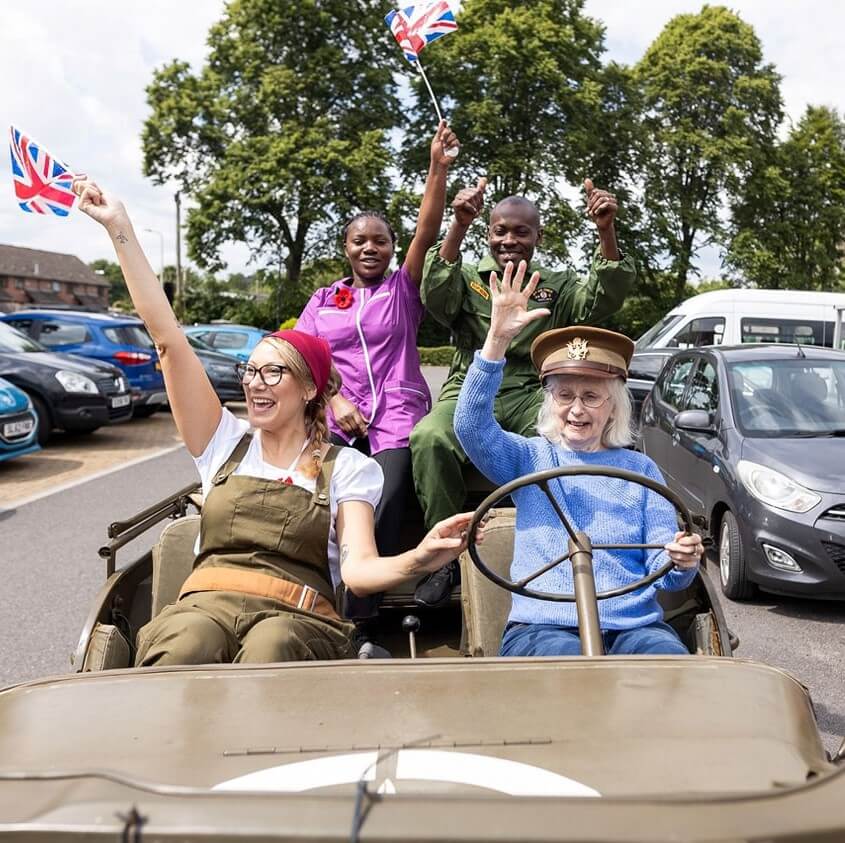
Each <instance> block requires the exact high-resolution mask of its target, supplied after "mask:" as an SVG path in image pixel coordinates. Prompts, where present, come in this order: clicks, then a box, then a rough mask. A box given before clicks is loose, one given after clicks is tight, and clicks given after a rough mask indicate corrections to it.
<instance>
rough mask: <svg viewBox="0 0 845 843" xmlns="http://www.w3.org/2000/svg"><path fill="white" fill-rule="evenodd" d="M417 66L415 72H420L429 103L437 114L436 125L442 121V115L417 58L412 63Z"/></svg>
mask: <svg viewBox="0 0 845 843" xmlns="http://www.w3.org/2000/svg"><path fill="white" fill-rule="evenodd" d="M414 64H416V66H417V70H418V71H419V72H420V76H422V79H423V82H425V86H426V88H428V95H429V96H430V97H431V102H432V104H433V105H434V110H435V111H436V112H437V122H438V124H439V123H440V121H441V120H442V119H443V115H442V114H441V113H440V106H439V105H438V104H437V100H436V99H435V97H434V91H432V90H431V85H430V84H429V82H428V76H426V75H425V71H424V70H423V66H422V62H421V61H420V57H419V56H417V60H416V61H415V62H414Z"/></svg>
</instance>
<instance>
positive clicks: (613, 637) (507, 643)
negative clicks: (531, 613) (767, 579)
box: [499, 621, 689, 656]
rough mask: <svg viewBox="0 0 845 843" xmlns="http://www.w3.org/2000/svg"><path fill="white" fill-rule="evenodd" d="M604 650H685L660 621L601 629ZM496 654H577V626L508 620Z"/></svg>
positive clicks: (670, 652)
mask: <svg viewBox="0 0 845 843" xmlns="http://www.w3.org/2000/svg"><path fill="white" fill-rule="evenodd" d="M601 636H602V640H603V642H604V651H605V653H607V655H609V656H634V655H645V654H651V655H656V654H659V655H680V656H688V655H689V650H687V648H686V647H685V646H684V645H683V643H681V639H680V638H678V634H677V633H676V632H675V630H674V629H672V627H671V626H669V624H667V623H664V622H663V621H658V622H657V623H653V624H649V625H648V626H639V627H636V628H635V629H606V630H602V634H601ZM499 655H500V656H580V655H581V639H580V638H579V637H578V629H577V627H569V626H555V625H553V624H543V623H509V624H508V625H507V626H506V627H505V634H504V636H503V637H502V646H501V648H500V649H499Z"/></svg>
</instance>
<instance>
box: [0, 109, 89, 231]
mask: <svg viewBox="0 0 845 843" xmlns="http://www.w3.org/2000/svg"><path fill="white" fill-rule="evenodd" d="M9 143H10V145H11V151H12V180H13V181H14V183H15V196H16V197H17V199H18V204H19V205H20V207H21V210H24V211H26V212H27V213H30V214H46V213H48V212H49V213H53V214H55V215H56V216H57V217H66V216H67V215H68V214H69V213H70V210H71V208H72V207H73V203H74V202H75V201H76V196H75V195H74V194H73V192H72V191H71V186H72V185H73V179H74V177H75V175H74V173H73V171H72V170H70V169H68V167H67V165H66V164H63V163H62V162H61V161H59V160H58V159H57V158H54V157H53V156H52V155H50V153H49V152H47V150H46V149H44V148H42V147H40V146H38V144H36V143H33V142H32V141H31V140H30V139H29V138H28V137H27V136H26V135H24V134H23V132H21V131H20V130H19V129H16V128H15V127H14V126H12V127H11V129H10V137H9Z"/></svg>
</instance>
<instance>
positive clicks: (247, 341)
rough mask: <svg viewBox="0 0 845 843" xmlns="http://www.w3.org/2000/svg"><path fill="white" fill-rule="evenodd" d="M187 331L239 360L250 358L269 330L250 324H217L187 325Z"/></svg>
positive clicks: (215, 348) (189, 334) (190, 335)
mask: <svg viewBox="0 0 845 843" xmlns="http://www.w3.org/2000/svg"><path fill="white" fill-rule="evenodd" d="M185 333H186V334H187V335H188V336H189V337H196V338H197V339H200V340H202V341H203V342H204V343H205V344H206V345H207V346H209V347H210V348H212V349H213V350H214V351H219V352H221V353H222V354H228V355H229V356H230V357H234V358H235V359H237V360H249V355H250V354H251V353H252V349H253V348H255V346H256V345H258V343H259V342H260V341H261V340H262V339H263V338H264V337H266V336H267V334H268V333H269V331H263V330H261V328H253V327H252V326H250V325H234V324H228V323H225V324H215V323H212V324H210V325H186V326H185Z"/></svg>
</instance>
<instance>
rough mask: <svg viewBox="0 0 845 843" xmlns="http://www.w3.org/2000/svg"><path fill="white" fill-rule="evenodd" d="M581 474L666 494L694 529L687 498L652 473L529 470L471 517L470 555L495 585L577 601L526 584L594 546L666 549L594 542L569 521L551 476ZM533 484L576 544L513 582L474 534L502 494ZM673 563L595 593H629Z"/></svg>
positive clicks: (566, 468) (600, 597)
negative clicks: (487, 559) (490, 561)
mask: <svg viewBox="0 0 845 843" xmlns="http://www.w3.org/2000/svg"><path fill="white" fill-rule="evenodd" d="M578 476H590V477H612V478H615V479H617V480H627V481H628V482H629V483H635V484H636V485H638V486H644V487H645V488H646V489H650V490H651V491H652V492H656V493H657V494H658V495H660V496H661V497H662V498H665V499H666V500H667V501H669V503H671V504H672V506H674V508H675V511H676V512H677V513H678V515H680V517H681V522H682V524H683V527H684V530H685V531H686V532H687V533H691V532H692V519H691V518H690V514H689V510H688V509H687V507H686V505H685V504H684V502H683V501H682V500H681V499H680V497H678V495H676V494H675V493H674V492H673V491H672V490H671V489H669V488H667V487H666V486H664V485H663V484H661V483H658V482H657V481H656V480H652V479H651V478H650V477H644V476H643V475H641V474H636V473H635V472H633V471H625V470H624V469H621V468H608V467H605V466H583V465H577V466H563V467H560V468H550V469H546V470H545V471H536V472H534V473H533V474H526V475H525V476H524V477H518V478H517V479H516V480H511V482H510V483H506V484H505V485H504V486H500V487H499V488H498V489H496V490H495V491H494V492H492V493H491V494H490V495H488V496H487V497H486V498H485V499H484V500H483V501H482V502H481V504H480V505H479V507H478V509H476V510H475V513H474V514H473V516H472V520H471V521H470V523H469V528H468V530H467V550H468V551H469V555H470V557H471V558H472V561H473V563H474V564H475V567H476V568H478V570H479V571H481V573H482V574H484V576H485V577H487V579H489V580H492V581H493V582H494V583H496V585H498V586H501V587H502V588H504V589H506V590H507V591H511V592H513V593H514V594H521V595H523V596H525V597H535V598H537V599H538V600H550V601H554V602H556V603H574V602H576V601H577V600H578V598H577V595H575V594H557V593H555V592H549V591H535V590H534V589H532V588H528V587H527V586H528V584H529V583H531V582H533V581H534V580H536V579H537V577H540V576H542V575H543V574H545V573H546V572H548V571H551V570H552V569H553V568H556V567H557V566H558V565H561V564H562V563H563V562H566V561H567V560H568V559H570V558H571V557H573V556H575V555H576V554H577V555H580V554H582V553H585V554H589V556H590V557H591V556H592V551H593V550H662V549H663V545H662V544H595V545H594V544H592V543H591V542H590V539H589V536H587V535H586V534H585V533H583V532H579V531H577V530H576V529H575V527H574V526H573V525H572V524H571V523H570V521H569V519H568V518H567V517H566V515H564V513H563V510H562V509H561V508H560V504H559V503H558V501H557V500H556V498H555V496H554V495H553V494H552V492H551V489H550V488H549V481H550V480H555V479H556V478H558V477H578ZM534 485H537V486H539V487H540V488H541V489H542V490H543V492H544V493H545V495H546V497H547V498H548V499H549V503H550V504H551V505H552V508H553V509H554V511H555V512H556V513H557V516H558V518H559V519H560V521H561V524H562V525H563V528H564V529H565V530H566V532H567V533H568V535H569V539H570V547H573V546H574V548H575V549H574V550H570V551H569V552H568V553H565V554H564V555H563V556H559V557H558V558H557V559H554V560H552V561H551V562H548V563H546V564H545V565H543V566H542V567H540V568H538V569H537V570H536V571H534V573H532V574H529V576H527V577H523V578H522V579H521V580H517V581H516V582H514V581H513V580H509V579H506V578H505V577H501V576H499V575H498V574H497V573H495V572H494V571H491V570H490V569H489V568H488V567H487V566H486V565H485V564H484V561H483V560H482V558H481V556H480V555H479V553H478V548H477V546H476V542H475V536H476V532H477V530H478V528H479V526H480V525H481V523H482V521H483V520H484V518H485V517H486V515H487V513H488V512H489V511H490V510H491V509H492V508H493V507H494V506H495V505H496V504H497V503H498V502H499V501H500V500H502V498H505V497H507V496H508V495H510V494H511V493H513V492H515V491H516V490H517V489H522V488H523V487H524V486H534ZM573 563H574V560H573ZM673 565H674V563H673V562H672V560H671V559H670V560H668V561H667V562H666V564H664V565H662V566H661V567H660V568H659V569H658V570H656V571H654V573H651V574H648V575H647V576H645V577H641V578H640V579H638V580H637V581H636V582H632V583H629V584H628V585H623V586H620V587H619V588H612V589H610V590H608V591H601V592H599V593H598V594H596V595H595V597H596V599H597V600H607V599H608V598H610V597H619V596H620V595H622V594H628V592H630V591H635V590H636V589H638V588H642V587H643V586H646V585H648V584H649V583H652V582H654V581H655V580H657V579H660V577H662V576H663V575H664V574H665V573H667V571H669V570H670V569H671V568H672V567H673ZM576 583H577V580H576ZM593 589H594V586H593ZM576 590H577V585H576Z"/></svg>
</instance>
